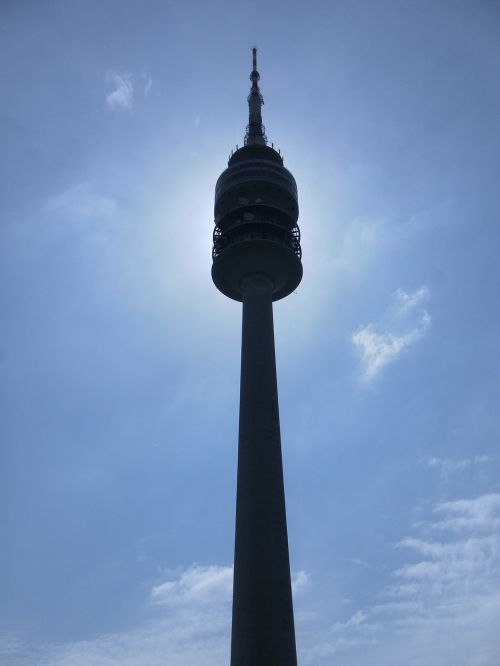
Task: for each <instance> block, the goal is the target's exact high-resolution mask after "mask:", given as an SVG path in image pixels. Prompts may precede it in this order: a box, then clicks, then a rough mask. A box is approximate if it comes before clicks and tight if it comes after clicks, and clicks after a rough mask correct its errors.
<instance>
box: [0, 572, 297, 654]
mask: <svg viewBox="0 0 500 666" xmlns="http://www.w3.org/2000/svg"><path fill="white" fill-rule="evenodd" d="M308 581H309V577H308V575H307V573H306V572H305V571H299V572H297V573H296V574H294V575H293V576H292V585H293V588H294V594H295V593H300V592H301V591H302V590H303V589H305V587H306V586H307V585H308ZM232 583H233V568H232V567H222V566H199V565H196V564H195V565H192V566H190V567H188V568H187V569H183V570H179V571H177V573H171V574H169V575H168V576H167V579H166V580H164V581H163V582H161V583H159V584H158V585H155V586H154V587H153V588H152V590H151V594H150V602H151V607H150V610H152V611H153V612H155V614H156V617H155V619H153V620H150V621H149V622H144V623H143V624H142V625H141V626H140V627H138V628H137V629H135V630H131V631H127V632H123V633H113V634H108V635H104V636H98V637H95V638H92V639H89V640H82V641H75V642H71V643H65V644H61V645H52V646H44V647H41V648H39V649H36V650H33V649H32V648H30V647H29V646H26V645H23V644H22V643H21V642H20V641H18V640H15V639H12V638H8V637H4V638H2V637H0V658H2V657H3V656H5V657H6V661H5V663H6V664H7V663H8V664H9V665H10V664H13V665H14V664H16V665H17V664H19V666H21V664H22V666H35V665H36V666H193V664H202V665H203V666H220V664H222V663H229V657H230V634H231V601H232ZM2 664H3V662H2Z"/></svg>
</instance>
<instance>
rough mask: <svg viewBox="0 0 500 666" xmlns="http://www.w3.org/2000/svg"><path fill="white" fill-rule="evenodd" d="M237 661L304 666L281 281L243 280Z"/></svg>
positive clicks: (248, 665) (246, 665)
mask: <svg viewBox="0 0 500 666" xmlns="http://www.w3.org/2000/svg"><path fill="white" fill-rule="evenodd" d="M242 292H243V294H242V295H243V339H242V349H241V393H240V431H239V447H238V492H237V502H236V545H235V558H234V562H235V564H234V592H233V627H232V638H231V666H296V664H297V656H296V649H295V632H294V622H293V607H292V590H291V582H290V564H289V557H288V538H287V529H286V512H285V493H284V485H283V466H282V460H281V437H280V424H279V410H278V389H277V382H276V362H275V353H274V330H273V306H272V300H273V282H272V281H271V280H270V279H269V278H268V277H266V276H265V275H262V274H255V275H252V276H249V277H247V278H246V279H245V280H244V281H243V284H242Z"/></svg>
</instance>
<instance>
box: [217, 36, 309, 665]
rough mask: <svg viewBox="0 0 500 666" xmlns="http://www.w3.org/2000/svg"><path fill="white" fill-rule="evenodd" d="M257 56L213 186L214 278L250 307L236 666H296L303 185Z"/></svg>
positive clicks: (246, 313)
mask: <svg viewBox="0 0 500 666" xmlns="http://www.w3.org/2000/svg"><path fill="white" fill-rule="evenodd" d="M259 79H260V75H259V72H258V71H257V51H256V49H255V48H254V49H253V69H252V73H251V74H250V80H251V82H252V87H251V90H250V94H249V96H248V107H249V121H248V125H247V130H246V135H245V145H244V146H243V147H242V148H240V149H239V150H236V152H234V153H233V154H232V155H231V157H230V159H229V163H228V167H227V169H226V170H225V171H224V172H223V173H222V175H221V176H220V178H219V180H218V181H217V184H216V187H215V230H214V245H213V266H212V278H213V281H214V283H215V286H216V287H217V288H218V289H219V290H220V291H221V292H222V293H223V294H225V295H226V296H228V297H229V298H232V299H234V300H236V301H240V302H242V303H243V338H242V345H241V387H240V426H239V443H238V489H237V499H236V539H235V555H234V590H233V625H232V636H231V666H296V664H297V655H296V649H295V629H294V622H293V606H292V590H291V583H290V563H289V557H288V536H287V528H286V511H285V491H284V486H283V466H282V460H281V436H280V423H279V410H278V389H277V383H276V362H275V354H274V329H273V301H277V300H279V299H280V298H284V297H285V296H288V295H289V294H290V293H291V292H292V291H293V290H294V289H295V288H296V287H297V286H298V284H299V282H300V280H301V278H302V263H301V248H300V232H299V228H298V226H297V219H298V217H299V209H298V200H297V185H296V183H295V179H294V177H293V176H292V174H291V173H290V172H289V171H288V170H287V169H285V167H284V166H283V158H282V157H281V154H280V153H279V152H277V151H276V150H274V148H272V147H269V146H268V145H267V138H266V134H265V130H264V125H263V124H262V115H261V108H262V105H263V104H264V100H263V98H262V95H261V93H260V89H259Z"/></svg>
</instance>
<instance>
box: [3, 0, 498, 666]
mask: <svg viewBox="0 0 500 666" xmlns="http://www.w3.org/2000/svg"><path fill="white" fill-rule="evenodd" d="M0 30H1V40H0V54H1V58H0V67H1V70H2V111H1V118H2V122H1V123H0V135H1V145H2V153H1V159H0V168H1V177H0V189H1V196H0V202H1V203H0V255H1V257H0V271H1V280H0V298H1V309H2V314H3V317H2V323H3V325H2V329H1V334H0V348H1V349H0V351H1V353H0V364H1V383H0V391H1V399H0V405H1V407H0V410H1V414H0V417H1V431H2V447H1V455H2V466H1V470H2V471H1V479H0V494H1V502H0V505H1V507H2V508H1V512H2V514H1V523H2V537H3V538H2V542H3V546H2V549H1V550H0V571H1V578H2V590H3V591H2V595H1V600H0V663H1V664H2V666H4V665H5V666H34V665H35V664H37V666H80V665H82V666H83V665H85V666H115V665H118V664H120V666H157V665H158V666H159V665H160V664H161V665H162V666H184V665H187V664H189V665H192V664H202V665H204V666H205V665H206V666H212V665H215V664H218V665H219V664H221V663H229V634H230V598H231V575H232V574H231V566H232V557H233V532H234V505H235V479H236V439H237V416H238V415H237V410H238V390H239V351H240V349H239V345H240V327H241V321H240V318H241V312H240V306H239V305H238V304H236V303H234V302H232V301H230V300H228V299H226V298H224V297H223V296H222V295H221V294H220V293H219V292H217V290H216V289H215V287H214V286H213V285H212V283H211V279H210V266H211V233H212V226H213V192H214V185H215V181H216V179H217V177H218V175H219V174H220V172H221V171H222V170H223V169H224V168H225V166H226V161H227V156H228V154H229V152H230V150H231V149H232V148H234V147H235V145H236V144H240V145H241V143H242V140H243V134H244V127H245V125H246V122H247V120H246V111H247V109H246V95H247V93H248V89H249V85H250V83H249V80H248V75H249V72H250V68H251V51H250V48H251V46H253V45H254V44H256V45H257V46H258V47H259V68H260V70H261V88H262V92H263V95H264V98H265V106H264V109H263V114H264V122H265V124H266V130H267V135H268V137H269V139H270V140H271V141H273V142H274V144H275V146H279V147H280V148H281V150H282V152H283V154H284V157H285V165H286V166H287V167H288V168H289V169H290V170H291V171H292V173H293V174H294V175H295V177H296V180H297V183H298V187H299V201H300V206H301V213H300V219H299V224H300V226H301V231H302V246H303V253H304V256H303V264H304V279H303V282H302V284H301V285H300V287H299V289H298V290H297V293H296V294H292V295H291V296H290V297H289V298H288V299H286V300H284V301H282V302H279V303H277V304H276V306H275V329H276V343H277V362H278V375H279V377H278V381H279V391H280V408H281V421H282V438H283V452H284V464H285V479H286V492H287V510H288V523H289V539H290V549H291V565H292V573H293V580H294V603H295V613H296V625H297V642H298V650H299V660H300V663H301V664H302V666H313V665H314V666H326V665H330V664H338V665H340V666H361V665H363V666H380V664H384V666H400V664H401V663H405V664H407V665H408V666H424V665H425V666H429V664H431V665H432V666H447V665H449V664H450V665H451V664H453V666H496V664H497V663H498V654H499V653H500V639H499V637H498V630H497V628H498V617H499V615H500V593H499V592H498V590H499V589H500V587H499V583H500V575H499V570H500V569H499V564H500V482H499V468H500V461H499V454H498V438H499V426H498V418H497V411H498V407H497V405H498V399H499V380H498V377H499V358H500V355H499V353H498V334H499V323H500V321H499V315H498V267H497V264H498V248H499V246H500V243H499V241H500V232H499V226H498V221H499V212H500V210H499V209H500V203H499V199H498V172H499V154H500V40H498V34H499V30H500V9H499V7H498V5H497V4H496V3H495V2H489V1H479V2H474V3H471V2H460V1H457V2H440V3H435V2H427V0H425V1H423V2H410V1H408V2H403V1H396V0H392V1H384V0H382V1H381V2H377V3H374V2H368V1H365V2H358V1H356V0H351V1H349V2H347V1H345V2H338V1H332V2H318V1H316V0H312V1H311V2H309V3H307V4H304V5H302V4H299V3H292V2H271V3H264V2H260V1H256V2H251V3H250V2H248V3H239V2H228V1H226V0H222V1H218V0H215V1H214V2H210V3H204V2H199V1H194V2H190V3H180V2H175V1H172V2H159V1H158V2H155V1H153V0H151V1H148V2H145V3H139V2H117V1H113V0H109V1H107V2H104V3H98V2H88V1H87V2H83V1H80V0H74V1H72V2H62V1H61V0H59V1H57V0H55V1H53V2H40V3H35V2H27V3H17V2H13V1H12V2H9V1H7V2H3V3H2V8H1V10H0Z"/></svg>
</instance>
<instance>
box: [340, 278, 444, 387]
mask: <svg viewBox="0 0 500 666" xmlns="http://www.w3.org/2000/svg"><path fill="white" fill-rule="evenodd" d="M428 293H429V292H428V289H427V287H425V286H424V287H421V288H420V289H418V290H417V291H416V292H414V293H407V292H405V291H404V290H403V289H398V290H397V291H396V292H395V296H394V297H395V303H393V304H392V305H391V307H390V308H389V309H388V311H387V313H386V315H385V326H383V328H385V329H386V330H383V331H381V332H379V330H378V329H380V328H381V327H382V326H381V325H380V324H374V323H370V324H367V325H366V326H363V327H361V328H359V329H358V330H357V331H356V332H355V333H353V334H352V337H351V341H352V343H353V345H354V346H355V347H357V348H358V350H359V351H360V353H361V362H362V364H363V378H364V380H365V381H366V382H370V381H371V380H373V379H374V377H375V376H376V375H377V374H378V373H379V372H380V371H381V370H382V368H383V367H384V366H386V365H388V364H389V363H393V362H394V361H396V360H397V359H398V358H399V357H400V356H401V354H402V352H403V351H404V350H405V349H406V348H407V347H410V346H411V345H413V344H415V342H417V341H418V340H420V339H421V338H422V336H423V335H424V334H425V332H426V331H427V330H428V329H429V326H430V324H431V317H430V315H429V313H428V312H427V310H425V309H423V310H422V311H420V312H419V313H418V314H417V317H418V318H417V319H416V322H414V323H413V325H412V326H411V328H408V329H405V330H404V331H402V332H399V330H398V329H400V328H401V325H402V323H407V320H408V318H409V315H410V314H414V313H415V309H416V306H417V305H418V304H419V303H420V302H421V301H422V300H423V299H425V298H427V297H428ZM391 329H393V330H391Z"/></svg>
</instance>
